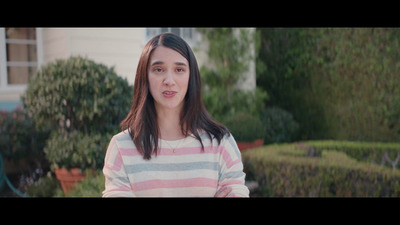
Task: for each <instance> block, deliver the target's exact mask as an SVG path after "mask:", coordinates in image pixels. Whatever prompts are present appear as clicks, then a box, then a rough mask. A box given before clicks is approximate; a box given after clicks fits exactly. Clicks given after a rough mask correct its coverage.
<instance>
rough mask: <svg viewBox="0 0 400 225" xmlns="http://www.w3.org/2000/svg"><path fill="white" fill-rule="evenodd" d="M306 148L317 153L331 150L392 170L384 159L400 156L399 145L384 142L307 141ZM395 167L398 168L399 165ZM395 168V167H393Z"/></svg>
mask: <svg viewBox="0 0 400 225" xmlns="http://www.w3.org/2000/svg"><path fill="white" fill-rule="evenodd" d="M305 144H306V145H307V146H310V147H313V148H315V149H316V150H317V151H322V150H333V151H338V152H343V153H345V154H346V155H348V156H349V157H352V158H354V159H356V160H357V161H360V162H366V163H372V164H377V165H386V166H388V167H389V168H393V166H392V165H391V164H389V163H388V162H387V160H386V159H385V158H386V156H385V154H387V157H388V158H389V160H392V161H395V159H396V157H398V155H399V154H400V144H399V143H384V142H355V141H307V142H305ZM395 166H397V167H400V164H396V165H395ZM395 168H396V167H395Z"/></svg>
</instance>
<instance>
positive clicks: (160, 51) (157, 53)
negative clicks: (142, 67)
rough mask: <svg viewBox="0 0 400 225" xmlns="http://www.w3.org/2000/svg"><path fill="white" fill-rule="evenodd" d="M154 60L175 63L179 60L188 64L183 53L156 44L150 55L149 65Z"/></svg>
mask: <svg viewBox="0 0 400 225" xmlns="http://www.w3.org/2000/svg"><path fill="white" fill-rule="evenodd" d="M154 62H163V63H165V64H169V63H170V64H175V63H177V62H179V63H185V64H186V65H188V61H187V60H186V58H185V57H183V55H181V54H180V53H179V52H177V51H175V50H173V49H171V48H167V47H165V46H158V47H157V48H156V49H154V51H153V52H152V54H151V56H150V65H152V64H153V63H154Z"/></svg>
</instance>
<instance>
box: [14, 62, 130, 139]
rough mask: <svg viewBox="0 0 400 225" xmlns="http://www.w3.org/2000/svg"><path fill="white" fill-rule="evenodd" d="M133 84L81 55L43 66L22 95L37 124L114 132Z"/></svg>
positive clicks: (121, 117)
mask: <svg viewBox="0 0 400 225" xmlns="http://www.w3.org/2000/svg"><path fill="white" fill-rule="evenodd" d="M132 95H133V88H132V86H131V85H129V84H128V81H127V80H126V79H123V78H121V77H119V76H118V75H117V74H116V73H115V71H114V69H113V68H108V67H107V66H105V65H103V64H99V63H95V62H94V61H92V60H89V59H86V58H82V57H71V58H69V59H67V60H57V61H55V62H54V63H49V64H48V65H46V66H43V67H42V68H41V69H40V70H39V71H38V72H37V73H36V74H35V76H32V77H31V79H30V80H29V84H28V88H27V90H26V93H25V94H24V95H23V96H22V100H23V103H24V106H25V108H26V109H27V112H28V113H29V114H30V115H31V116H32V117H33V118H34V119H35V120H36V122H37V125H38V126H41V125H43V124H47V123H50V124H51V126H52V127H53V128H60V129H61V130H66V131H73V130H79V131H83V132H85V133H90V132H94V133H96V132H99V131H101V132H105V133H107V132H115V131H116V130H118V127H119V123H120V121H121V120H122V119H123V118H124V117H125V116H126V114H127V113H128V111H129V106H130V103H131V100H132Z"/></svg>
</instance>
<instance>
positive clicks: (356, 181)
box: [242, 144, 400, 197]
mask: <svg viewBox="0 0 400 225" xmlns="http://www.w3.org/2000/svg"><path fill="white" fill-rule="evenodd" d="M242 156H243V162H244V166H245V171H246V174H247V179H250V180H257V181H258V182H259V185H260V192H261V193H262V196H269V197H399V196H400V171H399V170H392V169H388V168H386V167H382V166H379V165H375V164H369V163H365V162H359V161H357V160H355V159H353V158H350V157H349V156H347V155H346V154H345V153H343V152H337V151H333V150H332V151H331V150H328V151H327V150H322V152H321V155H320V156H318V157H309V156H308V154H307V151H305V149H303V148H299V147H297V146H296V144H279V145H269V146H265V147H263V148H257V149H254V150H252V151H247V152H244V153H243V155H242Z"/></svg>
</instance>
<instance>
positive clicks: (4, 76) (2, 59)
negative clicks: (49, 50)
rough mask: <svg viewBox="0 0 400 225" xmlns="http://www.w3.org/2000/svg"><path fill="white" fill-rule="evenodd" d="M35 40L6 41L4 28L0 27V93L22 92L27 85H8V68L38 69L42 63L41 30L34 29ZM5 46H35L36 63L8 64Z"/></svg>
mask: <svg viewBox="0 0 400 225" xmlns="http://www.w3.org/2000/svg"><path fill="white" fill-rule="evenodd" d="M35 30H36V40H26V39H22V40H20V39H8V40H7V39H6V28H5V27H0V93H2V92H24V91H25V90H26V88H27V86H28V84H9V83H8V70H7V67H8V66H36V69H39V68H40V67H41V65H42V62H43V41H42V40H43V38H42V28H35ZM7 44H36V59H37V61H36V62H18V61H16V62H8V61H7V48H6V46H7Z"/></svg>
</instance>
